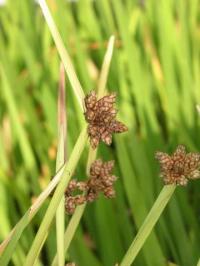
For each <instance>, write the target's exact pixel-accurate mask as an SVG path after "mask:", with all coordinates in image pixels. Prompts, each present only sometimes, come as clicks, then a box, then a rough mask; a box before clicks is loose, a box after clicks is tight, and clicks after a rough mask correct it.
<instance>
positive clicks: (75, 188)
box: [65, 159, 117, 214]
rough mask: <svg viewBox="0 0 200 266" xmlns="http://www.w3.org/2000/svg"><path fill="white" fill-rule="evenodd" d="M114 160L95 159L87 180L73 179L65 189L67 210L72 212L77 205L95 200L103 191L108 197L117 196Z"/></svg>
mask: <svg viewBox="0 0 200 266" xmlns="http://www.w3.org/2000/svg"><path fill="white" fill-rule="evenodd" d="M113 167H114V161H108V162H103V161H102V160H101V159H98V160H96V161H94V162H93V163H92V165H91V168H90V176H89V178H88V180H86V181H85V182H84V181H82V182H78V181H76V180H71V181H70V182H69V185H68V187H67V189H66V191H65V207H66V212H67V213H69V214H72V213H73V212H74V210H75V208H76V206H78V205H81V204H83V203H86V202H93V201H94V200H95V199H96V198H97V197H98V195H99V193H101V192H102V193H103V194H104V196H105V197H107V198H113V197H114V196H115V190H114V188H113V184H114V182H115V180H116V179H117V177H116V176H114V175H112V173H111V172H112V169H113Z"/></svg>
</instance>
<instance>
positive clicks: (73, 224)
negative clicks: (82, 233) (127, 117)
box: [52, 36, 115, 266]
mask: <svg viewBox="0 0 200 266" xmlns="http://www.w3.org/2000/svg"><path fill="white" fill-rule="evenodd" d="M114 40H115V37H114V36H111V37H110V39H109V42H108V48H107V51H106V53H105V56H104V60H103V65H102V70H101V73H100V77H99V83H98V86H97V95H98V98H101V97H103V96H104V93H105V88H106V87H105V86H106V82H107V78H108V72H109V68H110V63H111V59H112V54H113V48H114ZM96 155H97V149H95V150H94V149H92V148H91V147H90V148H89V153H88V161H87V169H86V172H87V175H89V170H90V166H91V164H92V162H93V161H94V160H95V158H96ZM85 207H86V204H83V205H81V206H78V207H77V208H76V210H75V212H74V214H73V216H72V218H71V220H70V222H69V224H68V226H67V229H66V231H65V252H67V250H68V247H69V245H70V243H71V240H72V239H73V236H74V234H75V232H76V229H77V227H78V225H79V222H80V220H81V217H82V215H83V213H84V210H85ZM52 265H54V266H55V265H57V255H56V256H55V257H54V260H53V263H52Z"/></svg>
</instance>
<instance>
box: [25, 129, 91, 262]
mask: <svg viewBox="0 0 200 266" xmlns="http://www.w3.org/2000/svg"><path fill="white" fill-rule="evenodd" d="M86 140H87V130H86V127H85V128H84V129H83V130H82V132H81V134H80V136H79V138H78V140H77V142H76V144H75V146H74V149H73V151H72V154H71V156H70V159H69V161H68V164H67V165H66V167H65V169H64V175H63V177H62V179H61V181H60V183H59V185H58V186H57V188H56V191H55V193H54V195H53V198H52V200H51V202H50V204H49V207H48V209H47V211H46V214H45V216H44V219H43V221H42V223H41V225H40V228H39V230H38V233H37V235H36V237H35V239H34V241H33V244H32V246H31V248H30V250H29V253H28V255H27V258H26V261H25V264H24V265H25V266H32V265H34V263H35V261H36V259H37V257H38V255H39V252H40V249H41V248H42V245H43V243H44V239H45V237H46V236H47V233H48V230H49V228H50V225H51V223H52V220H53V218H54V216H55V213H56V210H57V207H58V205H59V203H60V201H61V199H62V196H63V194H64V191H65V188H66V186H67V184H68V182H69V180H70V177H71V176H72V174H73V172H74V170H75V167H76V165H77V163H78V161H79V159H80V156H81V154H82V151H83V149H84V146H85V143H86Z"/></svg>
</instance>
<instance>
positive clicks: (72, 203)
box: [65, 179, 87, 214]
mask: <svg viewBox="0 0 200 266" xmlns="http://www.w3.org/2000/svg"><path fill="white" fill-rule="evenodd" d="M85 191H87V184H86V183H85V182H77V181H76V180H75V179H73V180H71V181H70V182H69V185H68V187H67V189H66V191H65V209H66V212H67V213H69V214H72V213H73V212H74V210H75V208H76V206H77V205H81V204H83V203H85V202H86V197H85V195H83V192H85ZM80 193H81V194H80Z"/></svg>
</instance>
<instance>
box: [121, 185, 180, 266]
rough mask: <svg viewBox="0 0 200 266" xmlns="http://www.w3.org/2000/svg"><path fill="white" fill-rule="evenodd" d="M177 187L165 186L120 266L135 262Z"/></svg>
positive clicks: (127, 265)
mask: <svg viewBox="0 0 200 266" xmlns="http://www.w3.org/2000/svg"><path fill="white" fill-rule="evenodd" d="M175 189H176V185H168V186H164V188H163V189H162V190H161V192H160V194H159V196H158V198H157V200H156V201H155V203H154V205H153V207H152V208H151V210H150V212H149V214H148V215H147V217H146V219H145V221H144V223H143V224H142V226H141V227H140V229H139V231H138V233H137V235H136V237H135V239H134V240H133V242H132V244H131V245H130V247H129V249H128V251H127V252H126V254H125V256H124V258H123V259H122V262H121V264H120V266H129V265H131V264H132V263H133V261H134V260H135V258H136V256H137V254H138V253H139V251H140V249H141V248H142V246H143V245H144V243H145V241H146V240H147V238H148V237H149V235H150V233H151V231H152V230H153V228H154V226H155V224H156V222H157V221H158V219H159V217H160V215H161V214H162V212H163V210H164V209H165V207H166V205H167V203H168V202H169V200H170V199H171V197H172V195H173V193H174V191H175Z"/></svg>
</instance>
